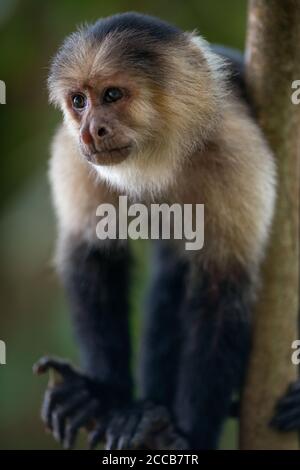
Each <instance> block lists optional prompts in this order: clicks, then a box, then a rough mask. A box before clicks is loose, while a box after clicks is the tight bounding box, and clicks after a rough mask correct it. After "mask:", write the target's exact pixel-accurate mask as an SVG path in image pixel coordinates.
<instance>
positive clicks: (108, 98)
mask: <svg viewBox="0 0 300 470" xmlns="http://www.w3.org/2000/svg"><path fill="white" fill-rule="evenodd" d="M123 96H124V95H123V92H122V90H120V88H116V87H111V88H107V89H106V90H105V93H104V95H103V102H104V103H114V102H115V101H118V100H120V99H121V98H123Z"/></svg>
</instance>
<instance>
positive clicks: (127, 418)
mask: <svg viewBox="0 0 300 470" xmlns="http://www.w3.org/2000/svg"><path fill="white" fill-rule="evenodd" d="M103 438H104V441H105V449H106V450H115V449H118V450H125V449H127V450H141V449H148V450H176V449H178V450H183V449H189V448H190V446H189V443H188V441H187V439H186V437H185V436H184V435H183V434H182V433H181V432H179V430H178V429H177V428H176V426H175V425H174V424H173V422H172V419H171V416H170V414H169V412H168V410H167V409H166V408H165V407H163V406H160V405H155V404H153V403H151V402H138V403H135V404H133V405H132V406H130V407H128V408H127V409H123V410H120V411H116V412H115V413H114V414H113V415H112V419H111V420H110V422H109V423H108V425H107V428H106V430H105V431H104V430H103V426H101V425H100V426H99V428H98V429H96V430H95V431H94V432H93V433H91V435H90V444H91V447H92V448H94V447H95V446H96V445H97V444H98V443H99V442H100V441H103Z"/></svg>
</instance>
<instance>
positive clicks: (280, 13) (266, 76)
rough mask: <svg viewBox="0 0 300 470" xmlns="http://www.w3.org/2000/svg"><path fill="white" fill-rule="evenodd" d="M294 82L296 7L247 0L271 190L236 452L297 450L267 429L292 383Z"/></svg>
mask: <svg viewBox="0 0 300 470" xmlns="http://www.w3.org/2000/svg"><path fill="white" fill-rule="evenodd" d="M297 79H298V80H299V79H300V2H299V1H298V0H250V2H249V15H248V35H247V43H246V81H247V87H248V91H249V95H250V98H251V100H252V102H253V103H254V106H255V109H256V112H257V118H258V121H259V123H260V125H261V127H262V129H263V131H264V133H265V135H266V137H267V139H268V141H269V143H270V146H271V148H272V149H273V151H274V154H275V158H276V163H277V170H278V190H277V205H276V211H275V218H274V223H273V228H272V233H271V239H270V244H269V247H268V251H267V255H266V259H265V263H264V266H263V270H262V289H261V292H260V296H259V299H258V303H257V306H256V310H255V315H254V341H253V351H252V354H251V358H250V364H249V370H248V375H247V380H246V384H245V388H244V393H243V397H242V408H241V426H240V448H241V449H298V448H299V441H298V433H296V432H289V433H279V432H277V431H274V430H272V429H271V428H270V426H269V421H270V419H271V416H272V414H273V411H274V406H275V404H276V402H277V400H278V398H279V397H280V396H282V395H283V394H284V393H285V392H286V389H287V386H288V384H289V383H290V382H292V381H294V380H296V378H297V377H298V368H297V366H295V365H293V364H292V362H291V353H292V349H291V344H292V341H294V340H295V339H298V338H299V334H298V312H299V243H298V240H299V162H300V104H298V105H296V104H293V103H292V101H291V95H292V92H293V90H292V82H293V81H294V80H297Z"/></svg>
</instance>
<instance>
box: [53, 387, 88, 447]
mask: <svg viewBox="0 0 300 470" xmlns="http://www.w3.org/2000/svg"><path fill="white" fill-rule="evenodd" d="M88 395H89V394H88V392H87V391H86V390H80V391H78V392H77V393H75V394H74V396H72V397H70V398H69V399H68V401H67V402H66V404H63V405H59V406H58V407H57V408H56V410H55V411H53V413H52V429H53V436H54V437H55V439H56V440H57V441H59V442H61V443H62V442H63V440H64V434H65V424H66V418H67V417H69V416H70V414H72V413H73V412H74V411H75V410H76V409H77V408H78V407H80V406H81V405H83V403H84V402H85V401H86V399H87V398H88Z"/></svg>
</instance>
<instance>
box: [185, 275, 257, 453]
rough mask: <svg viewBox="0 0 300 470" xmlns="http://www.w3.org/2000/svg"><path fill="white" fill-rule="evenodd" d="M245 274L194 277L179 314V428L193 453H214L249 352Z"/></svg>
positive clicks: (248, 287)
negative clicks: (181, 340)
mask: <svg viewBox="0 0 300 470" xmlns="http://www.w3.org/2000/svg"><path fill="white" fill-rule="evenodd" d="M251 297H252V295H251V282H250V280H249V278H248V275H247V274H246V273H245V272H244V273H243V272H241V273H239V274H237V275H235V276H234V275H232V274H230V273H227V274H226V275H222V276H217V275H214V274H211V273H202V274H201V273H198V276H197V275H196V276H194V279H193V281H192V288H191V290H190V295H189V298H188V300H187V305H186V308H185V309H184V316H183V322H184V325H185V329H184V333H185V348H184V350H183V355H182V358H181V370H180V376H179V391H178V397H177V398H178V401H177V413H178V423H179V426H180V428H181V429H182V430H183V431H184V432H185V433H186V434H187V436H188V437H189V441H190V443H191V445H192V448H194V449H213V448H215V447H216V445H217V441H218V437H219V434H220V431H221V427H222V424H223V421H224V419H225V418H226V417H227V416H228V413H229V408H230V404H231V399H232V394H233V391H234V390H237V389H239V387H240V386H241V383H242V380H243V374H244V372H245V368H246V363H247V358H248V352H249V348H250V325H249V307H250V305H251Z"/></svg>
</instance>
